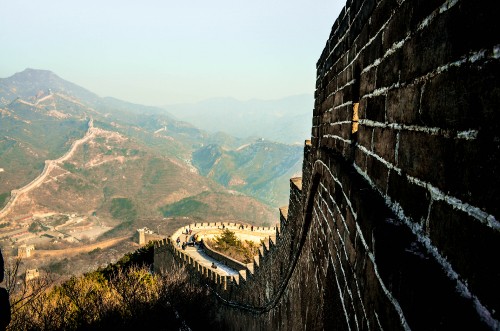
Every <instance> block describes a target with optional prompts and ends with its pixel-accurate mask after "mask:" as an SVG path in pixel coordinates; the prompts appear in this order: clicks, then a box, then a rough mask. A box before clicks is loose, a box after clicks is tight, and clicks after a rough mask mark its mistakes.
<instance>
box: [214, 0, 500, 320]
mask: <svg viewBox="0 0 500 331" xmlns="http://www.w3.org/2000/svg"><path fill="white" fill-rule="evenodd" d="M497 7H498V5H497V4H496V2H494V1H483V2H480V3H479V2H477V1H471V0H425V1H424V0H378V1H377V0H364V1H362V0H352V1H351V0H349V1H347V3H346V6H345V8H344V9H343V11H342V12H341V14H340V16H339V17H338V19H337V20H336V22H335V24H334V25H333V28H332V32H331V35H330V37H329V39H328V41H327V43H326V46H325V49H324V50H323V53H322V54H321V57H320V59H319V61H318V63H317V82H316V92H315V105H314V112H313V123H312V136H311V140H310V141H307V142H306V144H305V147H304V164H303V177H302V179H299V178H296V179H292V180H291V187H290V204H289V206H288V207H285V208H282V209H280V223H281V224H280V231H281V232H280V233H279V236H277V239H276V242H275V243H272V244H271V245H270V246H269V249H267V250H266V249H265V250H264V251H263V254H261V256H260V257H259V261H257V262H256V264H255V266H254V268H253V269H254V270H253V271H252V272H249V274H248V276H247V278H246V279H243V280H242V281H241V282H240V283H239V284H235V283H234V282H232V283H231V284H229V285H228V287H227V289H226V290H224V291H218V290H217V289H216V288H215V287H214V293H215V294H216V297H217V298H218V300H219V301H218V302H219V303H220V309H221V318H222V319H223V321H224V323H226V325H227V328H228V329H234V330H240V329H245V330H262V329H273V330H303V329H327V330H350V329H363V330H370V329H384V330H396V329H402V330H409V329H413V330H433V329H443V330H453V329H457V330H458V329H470V330H482V329H500V323H499V320H500V299H499V298H500V296H499V295H500V281H499V280H500V264H499V263H498V262H497V261H498V257H499V254H500V253H499V252H500V222H499V221H498V218H499V212H498V201H499V197H500V195H499V193H498V190H499V187H500V174H499V171H500V169H499V166H500V130H499V129H500V128H499V126H500V118H499V117H500V111H499V109H498V108H499V107H500V84H499V83H500V60H499V59H500V35H499V34H498V31H500V26H499V25H500V24H499V20H498V19H497V17H496V15H497V13H498V8H497ZM355 109H357V113H356V112H355V111H354V110H355Z"/></svg>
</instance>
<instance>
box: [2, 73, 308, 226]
mask: <svg viewBox="0 0 500 331" xmlns="http://www.w3.org/2000/svg"><path fill="white" fill-rule="evenodd" d="M0 101H1V103H0V188H1V189H0V207H2V206H4V205H6V204H7V203H8V201H9V199H10V196H11V191H12V190H16V189H19V188H21V187H22V186H24V185H26V184H28V183H30V182H31V181H32V180H33V179H35V178H36V177H37V176H39V175H40V173H42V171H44V170H43V169H44V167H45V166H46V162H47V160H55V159H57V158H58V157H60V156H61V155H63V154H64V153H66V152H67V151H68V150H69V149H70V148H71V146H72V144H74V142H75V141H78V140H79V139H81V138H82V137H84V136H85V135H86V134H88V130H89V127H88V125H89V121H90V119H92V123H93V126H94V129H95V130H94V131H95V132H94V131H93V135H92V137H90V138H89V140H88V141H86V142H85V143H83V144H82V145H81V147H79V148H77V149H75V152H74V153H73V154H72V156H71V157H70V158H68V159H67V160H65V161H64V162H61V163H60V164H56V166H55V169H54V170H52V172H51V174H50V176H48V177H47V178H46V179H45V180H44V181H42V182H41V183H40V184H39V185H38V186H37V187H36V188H35V189H33V190H31V191H30V192H29V193H27V194H24V196H23V198H22V199H21V198H20V199H18V200H19V201H17V202H16V205H15V206H13V207H12V210H11V212H10V213H9V215H8V216H7V217H4V219H3V220H0V222H2V221H6V220H8V221H15V220H16V219H22V218H25V217H26V215H33V214H36V213H53V212H56V213H67V212H76V213H81V214H94V215H102V216H104V217H108V218H110V219H113V220H115V221H116V222H115V223H113V224H114V225H116V224H119V222H122V221H125V220H126V221H127V222H129V225H130V226H132V225H133V224H134V222H133V221H132V220H133V219H141V218H145V217H146V218H147V217H150V218H151V217H152V218H160V217H167V216H171V215H175V216H186V217H189V216H193V217H198V218H205V219H224V218H225V219H239V220H242V221H254V220H260V221H261V222H263V223H268V224H270V223H274V222H275V220H276V216H275V215H274V207H275V206H278V205H280V204H284V203H286V201H287V197H288V177H290V175H292V174H295V173H297V172H299V171H300V165H301V160H302V153H301V149H300V147H298V146H291V145H289V144H283V143H275V142H272V141H267V140H266V141H263V140H262V139H255V138H253V137H252V138H247V139H245V138H241V137H234V136H231V135H230V134H227V133H224V132H217V133H214V134H213V133H207V132H206V131H203V130H200V129H198V128H197V127H195V126H193V125H192V124H189V123H187V122H184V121H180V120H177V119H176V117H179V116H176V117H174V116H172V115H171V114H170V113H169V112H168V111H165V110H164V109H161V108H156V107H150V106H143V105H137V104H132V103H128V102H125V101H121V100H117V99H114V98H109V97H108V98H101V97H99V96H97V95H96V94H94V93H92V92H90V91H88V90H86V89H84V88H82V87H79V86H77V85H75V84H73V83H71V82H67V81H65V80H63V79H61V78H60V77H58V76H57V75H56V74H54V73H52V72H50V71H47V70H35V69H26V70H25V71H23V72H20V73H17V74H15V75H13V76H11V77H9V78H4V79H0ZM212 150H216V151H218V152H217V153H218V154H217V157H215V158H214V155H211V154H210V153H211V152H210V151H212ZM117 205H118V206H120V205H122V206H128V208H124V210H125V212H117V211H116V208H117V207H116V206H117ZM124 213H125V214H124ZM14 223H15V222H14Z"/></svg>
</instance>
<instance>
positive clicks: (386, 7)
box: [369, 0, 397, 37]
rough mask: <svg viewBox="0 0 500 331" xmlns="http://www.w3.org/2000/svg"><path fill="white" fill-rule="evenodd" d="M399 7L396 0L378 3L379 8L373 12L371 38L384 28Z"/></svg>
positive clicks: (384, 0)
mask: <svg viewBox="0 0 500 331" xmlns="http://www.w3.org/2000/svg"><path fill="white" fill-rule="evenodd" d="M396 6H397V2H396V0H383V1H378V3H377V8H375V10H374V11H373V15H372V16H371V19H370V26H369V27H370V28H369V30H370V37H372V36H373V35H375V33H377V32H378V31H379V30H380V29H381V28H382V26H383V25H384V24H385V23H386V22H387V21H388V20H389V17H390V16H391V15H392V14H393V12H394V9H395V8H396Z"/></svg>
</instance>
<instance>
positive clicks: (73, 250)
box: [35, 236, 130, 257]
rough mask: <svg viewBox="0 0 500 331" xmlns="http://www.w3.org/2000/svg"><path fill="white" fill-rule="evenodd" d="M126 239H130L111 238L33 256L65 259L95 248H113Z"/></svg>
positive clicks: (38, 252) (36, 252)
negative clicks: (62, 257) (61, 257)
mask: <svg viewBox="0 0 500 331" xmlns="http://www.w3.org/2000/svg"><path fill="white" fill-rule="evenodd" d="M128 239H130V236H124V237H118V238H113V239H109V240H105V241H101V242H98V243H94V244H90V245H85V246H80V247H74V248H66V249H56V250H35V256H36V257H57V256H65V257H67V256H69V255H75V254H79V253H87V252H90V251H92V250H94V249H96V248H101V249H106V248H109V247H111V246H114V245H116V244H118V243H120V242H122V241H125V240H128Z"/></svg>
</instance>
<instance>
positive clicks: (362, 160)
mask: <svg viewBox="0 0 500 331" xmlns="http://www.w3.org/2000/svg"><path fill="white" fill-rule="evenodd" d="M354 163H356V165H357V166H358V167H360V168H361V170H363V171H366V153H365V152H363V151H362V150H361V149H359V148H356V150H355V151H354Z"/></svg>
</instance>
